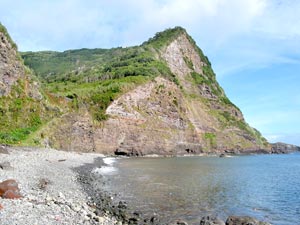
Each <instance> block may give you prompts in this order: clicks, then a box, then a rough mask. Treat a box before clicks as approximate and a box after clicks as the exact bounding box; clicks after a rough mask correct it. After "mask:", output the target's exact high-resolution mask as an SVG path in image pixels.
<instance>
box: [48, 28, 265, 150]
mask: <svg viewBox="0 0 300 225" xmlns="http://www.w3.org/2000/svg"><path fill="white" fill-rule="evenodd" d="M157 41H160V40H159V38H157V39H155V40H151V41H150V42H147V43H146V44H144V45H146V46H147V48H150V50H151V51H152V52H154V55H155V57H156V58H157V59H158V60H160V61H161V62H164V63H165V65H167V66H168V68H169V69H170V71H171V76H163V75H158V76H156V77H154V78H152V79H150V80H149V81H148V82H145V83H144V84H142V85H139V86H137V87H135V88H133V89H132V90H130V91H128V92H126V93H125V94H122V95H121V96H119V97H118V98H116V99H115V100H114V101H112V102H111V104H110V105H109V106H108V107H107V109H106V115H107V116H108V119H107V120H104V121H101V122H100V123H94V121H93V118H92V116H91V115H90V114H89V112H88V110H86V109H83V108H81V110H79V111H80V112H78V113H77V114H76V115H75V114H72V116H70V115H69V116H65V117H63V118H61V119H60V122H58V124H59V125H56V126H54V127H56V128H55V129H53V128H51V129H49V130H48V131H46V132H45V133H48V134H50V135H49V142H50V143H51V144H52V145H53V146H55V147H57V148H62V149H69V150H73V151H97V152H102V153H106V154H117V155H147V154H162V155H183V154H198V153H202V152H224V151H230V152H232V151H247V150H259V149H270V147H269V145H268V143H267V141H266V140H265V139H264V138H263V137H262V136H261V135H260V134H259V132H258V131H256V130H255V129H253V128H251V127H250V126H249V125H248V124H247V123H246V122H245V121H244V118H243V115H242V113H241V111H240V110H239V109H238V108H237V107H236V106H235V105H234V104H232V103H231V102H230V101H229V100H228V98H227V97H226V95H225V93H224V91H223V89H222V88H221V87H220V86H219V84H218V83H217V81H216V78H215V74H214V73H213V71H212V69H211V67H210V63H209V61H208V59H207V58H206V57H205V56H204V55H203V53H202V52H201V50H200V49H199V48H198V47H197V46H196V45H195V43H194V42H193V40H192V39H191V37H190V36H189V35H188V34H187V33H186V32H185V30H183V29H182V28H181V29H180V32H176V34H175V35H174V36H172V39H171V40H168V41H167V44H165V45H161V46H159V47H157V48H156V47H153V46H155V44H156V43H157ZM153 42H154V44H153ZM169 77H173V78H174V79H171V80H170V79H169ZM71 118H72V119H71ZM51 131H52V132H51ZM64 134H68V136H66V135H64ZM62 137H63V138H62Z"/></svg>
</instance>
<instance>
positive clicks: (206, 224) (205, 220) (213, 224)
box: [200, 216, 225, 225]
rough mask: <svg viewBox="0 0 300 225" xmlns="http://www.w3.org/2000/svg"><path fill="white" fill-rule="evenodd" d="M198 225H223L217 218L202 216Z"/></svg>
mask: <svg viewBox="0 0 300 225" xmlns="http://www.w3.org/2000/svg"><path fill="white" fill-rule="evenodd" d="M200 225H225V223H224V221H222V220H220V219H219V218H217V217H214V216H204V217H202V218H201V220H200Z"/></svg>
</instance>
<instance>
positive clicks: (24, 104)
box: [0, 23, 56, 144]
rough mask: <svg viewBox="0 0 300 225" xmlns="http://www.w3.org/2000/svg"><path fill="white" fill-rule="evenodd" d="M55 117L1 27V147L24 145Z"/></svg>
mask: <svg viewBox="0 0 300 225" xmlns="http://www.w3.org/2000/svg"><path fill="white" fill-rule="evenodd" d="M47 105H48V107H47ZM55 114H56V113H55V110H54V108H53V109H52V108H51V107H50V105H49V104H47V101H46V99H45V97H44V96H43V94H42V93H41V92H40V88H39V82H38V80H37V79H35V77H34V76H33V75H32V73H31V71H30V69H29V68H27V67H25V66H24V64H23V60H22V58H21V57H20V55H19V53H18V51H17V46H16V44H15V43H14V42H13V41H12V39H11V38H10V36H9V34H8V33H7V30H6V28H5V27H4V26H3V25H2V24H1V23H0V143H5V144H19V143H21V142H22V141H24V140H25V139H27V137H28V136H29V135H30V134H32V133H33V132H34V131H36V130H38V128H39V127H41V125H42V124H43V123H45V122H46V121H47V120H49V119H50V118H51V117H52V116H54V115H55Z"/></svg>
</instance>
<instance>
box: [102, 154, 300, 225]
mask: <svg viewBox="0 0 300 225" xmlns="http://www.w3.org/2000/svg"><path fill="white" fill-rule="evenodd" d="M110 166H111V165H110ZM113 166H114V169H113V171H114V173H107V174H106V177H109V178H108V180H109V182H107V185H106V188H107V190H109V191H110V192H112V193H117V194H118V197H117V198H118V199H119V200H125V201H126V202H127V203H128V205H129V207H130V209H131V210H133V211H134V210H135V211H139V212H141V213H143V214H144V215H146V216H151V215H153V214H157V215H158V216H159V218H160V221H161V222H162V223H171V222H172V221H176V219H182V220H185V221H187V222H188V223H189V224H199V221H200V218H201V217H202V216H205V215H216V216H218V217H219V218H221V219H224V220H225V219H226V218H227V217H228V216H229V215H243V216H245V215H246V216H252V217H255V218H257V219H259V220H263V221H267V222H270V223H272V224H274V225H299V224H300V154H299V153H294V154H288V155H249V156H235V157H224V158H219V157H208V156H205V157H175V158H127V159H119V160H117V162H115V163H114V165H113Z"/></svg>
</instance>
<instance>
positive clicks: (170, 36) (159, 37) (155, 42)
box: [143, 27, 187, 49]
mask: <svg viewBox="0 0 300 225" xmlns="http://www.w3.org/2000/svg"><path fill="white" fill-rule="evenodd" d="M183 33H184V34H187V33H186V30H185V29H184V28H182V27H175V28H169V29H166V30H164V31H162V32H158V33H156V34H155V36H154V37H153V38H150V39H149V40H148V41H146V42H144V43H143V45H145V46H151V47H154V48H155V49H160V48H162V47H166V45H167V44H169V43H171V42H172V41H173V40H175V39H176V38H177V37H178V36H179V35H180V34H183Z"/></svg>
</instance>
